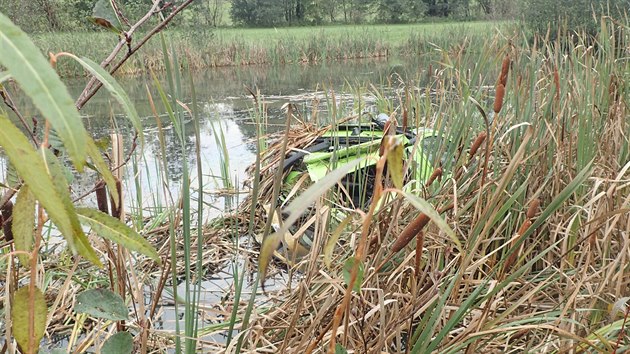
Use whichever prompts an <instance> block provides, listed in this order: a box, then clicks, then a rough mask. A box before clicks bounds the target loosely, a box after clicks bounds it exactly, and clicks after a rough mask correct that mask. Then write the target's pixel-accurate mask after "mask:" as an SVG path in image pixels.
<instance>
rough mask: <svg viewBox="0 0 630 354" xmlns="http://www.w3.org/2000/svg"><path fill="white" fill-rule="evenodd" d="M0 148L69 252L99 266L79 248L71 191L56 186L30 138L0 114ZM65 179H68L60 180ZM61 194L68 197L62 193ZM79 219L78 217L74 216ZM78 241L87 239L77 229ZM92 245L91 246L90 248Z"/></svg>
mask: <svg viewBox="0 0 630 354" xmlns="http://www.w3.org/2000/svg"><path fill="white" fill-rule="evenodd" d="M0 128H1V129H0V146H2V147H3V148H4V152H5V153H6V155H7V156H8V157H9V161H11V163H12V164H13V166H14V167H15V169H16V170H17V171H18V173H19V174H20V176H21V177H22V179H24V182H25V184H26V185H27V186H29V188H30V190H31V192H32V193H33V195H35V198H36V199H37V200H39V202H40V203H41V205H42V206H43V207H44V209H46V212H47V213H48V216H49V217H50V219H51V220H52V222H53V223H54V224H55V225H57V227H58V228H59V231H60V232H61V234H62V235H63V237H64V238H65V239H66V241H67V242H68V247H69V248H70V250H71V251H72V252H73V253H74V254H76V253H79V254H80V255H82V256H84V257H86V258H87V259H88V260H90V261H92V262H94V263H95V264H97V265H100V264H101V263H100V261H99V260H98V258H96V254H95V253H94V250H92V249H91V247H90V248H89V250H85V249H84V247H81V246H80V245H79V246H77V237H76V235H75V231H76V230H74V229H73V225H72V222H71V215H70V214H71V213H73V210H72V209H66V204H65V203H64V199H67V200H69V199H70V195H69V194H68V189H67V188H66V189H65V190H60V189H57V188H56V187H55V184H54V183H53V181H52V178H51V175H50V174H49V173H48V167H47V166H46V163H45V162H44V161H43V160H42V158H41V155H40V154H38V153H37V151H35V149H34V148H33V147H32V145H31V144H30V143H29V141H28V139H27V138H26V136H24V134H22V132H21V131H20V130H19V129H18V128H16V127H15V126H14V125H13V124H12V123H11V121H9V118H8V117H7V116H6V115H2V114H0ZM60 179H63V180H64V183H65V178H60ZM59 193H62V194H63V195H64V196H65V198H62V196H61V195H60V194H59ZM75 217H76V216H75ZM78 232H79V238H80V237H81V235H82V237H83V238H85V235H84V234H83V231H81V230H78ZM88 246H89V245H88Z"/></svg>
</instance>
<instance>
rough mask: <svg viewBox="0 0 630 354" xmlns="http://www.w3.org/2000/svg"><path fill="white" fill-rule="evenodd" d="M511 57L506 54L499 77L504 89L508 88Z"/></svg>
mask: <svg viewBox="0 0 630 354" xmlns="http://www.w3.org/2000/svg"><path fill="white" fill-rule="evenodd" d="M510 62H511V60H510V55H509V54H506V55H505V58H503V64H501V75H499V84H501V85H503V86H504V87H505V86H507V78H508V73H509V71H510Z"/></svg>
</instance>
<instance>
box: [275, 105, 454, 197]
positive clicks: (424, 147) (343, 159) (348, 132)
mask: <svg viewBox="0 0 630 354" xmlns="http://www.w3.org/2000/svg"><path fill="white" fill-rule="evenodd" d="M379 116H381V117H382V118H385V117H386V115H384V114H381V115H379ZM383 116H385V117H383ZM383 127H384V123H383V119H381V120H376V119H375V120H374V121H373V122H371V123H369V124H355V125H351V124H350V125H340V126H339V127H337V129H335V130H330V131H328V132H326V133H325V134H323V135H322V136H320V137H318V138H317V139H316V140H315V142H314V143H313V144H312V145H311V146H310V147H308V148H307V149H306V150H304V151H300V152H295V153H292V154H290V155H289V156H287V157H286V158H285V162H284V165H283V170H284V172H285V173H287V176H286V178H285V180H284V183H285V189H290V188H291V186H292V185H293V184H294V183H295V182H296V181H297V180H298V178H299V177H300V176H302V174H303V173H305V172H306V173H308V175H309V179H310V181H311V182H313V183H315V182H317V181H319V180H320V179H322V178H323V177H324V176H325V175H326V174H327V173H329V172H330V171H331V170H333V169H335V168H338V167H340V166H343V165H344V164H347V163H349V162H351V161H354V160H355V159H357V158H359V157H363V158H364V160H363V162H362V163H361V164H360V165H358V166H357V167H355V168H354V169H352V170H351V171H350V172H349V173H348V174H347V175H346V176H345V177H344V179H343V180H342V184H343V186H344V187H345V192H346V193H344V194H345V195H346V197H349V198H346V199H349V200H346V201H347V202H352V203H351V204H352V206H354V207H359V208H362V209H365V207H366V206H367V205H368V203H369V200H370V197H371V196H372V189H373V183H374V175H375V172H376V171H375V167H376V162H377V161H378V159H379V148H380V145H381V140H382V139H383V135H384V132H383ZM395 137H396V139H399V141H400V142H401V143H402V144H403V145H404V146H405V162H407V164H406V166H407V167H408V173H407V174H406V175H407V176H406V178H407V180H406V182H411V183H410V184H408V185H407V188H409V189H410V190H417V189H418V188H421V186H422V185H424V184H425V182H426V181H427V180H428V179H429V177H430V176H431V174H432V173H433V171H434V169H435V168H436V167H437V166H440V165H441V164H442V163H443V162H444V161H436V160H435V159H436V155H437V152H438V151H443V150H444V147H443V146H442V144H443V139H442V138H441V137H440V136H439V135H438V134H437V133H436V132H435V131H434V130H432V129H427V128H420V129H419V130H418V131H417V132H412V131H411V130H407V131H404V132H403V131H402V130H398V131H397V132H396V135H395ZM416 143H417V144H416ZM443 159H444V158H443V157H442V159H441V160H443Z"/></svg>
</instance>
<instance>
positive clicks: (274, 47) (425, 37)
mask: <svg viewBox="0 0 630 354" xmlns="http://www.w3.org/2000/svg"><path fill="white" fill-rule="evenodd" d="M502 25H504V24H503V23H496V22H464V23H436V24H416V25H371V26H329V27H290V28H277V29H276V28H264V29H240V28H222V29H212V30H210V29H209V30H199V31H192V32H177V31H171V32H168V33H167V36H168V38H169V39H170V41H171V43H172V47H173V48H174V49H175V51H176V52H177V53H179V55H180V56H181V57H182V58H185V59H187V60H188V62H189V63H190V65H191V67H192V68H193V69H201V68H207V67H217V66H234V65H253V64H287V63H311V64H312V63H322V62H325V61H330V60H344V59H356V58H375V57H388V56H397V55H424V54H427V53H430V52H432V51H433V49H434V48H435V46H438V47H441V48H450V47H454V46H457V45H459V44H462V43H464V42H470V41H472V40H479V39H481V38H483V37H486V36H488V35H492V34H493V33H495V32H496V30H497V28H498V27H500V26H502ZM138 38H140V37H139V36H138ZM34 40H35V42H36V44H37V45H38V46H39V47H40V48H41V50H42V51H43V52H44V53H48V52H59V51H68V52H72V53H76V54H79V55H82V56H86V57H88V58H91V59H93V60H95V61H100V60H102V59H103V58H105V57H106V56H107V55H108V54H109V50H111V48H113V46H115V44H116V42H117V37H116V36H115V35H113V34H112V33H109V32H96V33H83V32H82V33H52V34H44V35H38V36H37V37H36V38H34ZM162 58H163V56H162V49H161V45H160V42H159V40H158V39H153V40H151V41H150V42H149V43H147V44H146V46H145V47H144V48H143V49H142V50H141V51H140V52H139V53H138V55H136V56H134V57H132V58H131V59H130V60H129V61H128V62H127V63H126V64H125V65H124V66H123V67H122V68H121V69H120V70H119V73H120V74H135V73H141V72H146V71H148V70H149V69H154V70H163V69H164V63H163V59H162ZM58 69H59V72H60V74H61V75H64V76H80V75H83V70H82V69H81V68H80V67H79V66H78V65H76V64H74V63H71V62H70V61H65V62H61V63H59V66H58Z"/></svg>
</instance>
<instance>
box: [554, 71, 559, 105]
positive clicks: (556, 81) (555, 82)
mask: <svg viewBox="0 0 630 354" xmlns="http://www.w3.org/2000/svg"><path fill="white" fill-rule="evenodd" d="M553 83H554V84H555V85H556V99H559V98H560V75H558V68H554V69H553Z"/></svg>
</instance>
